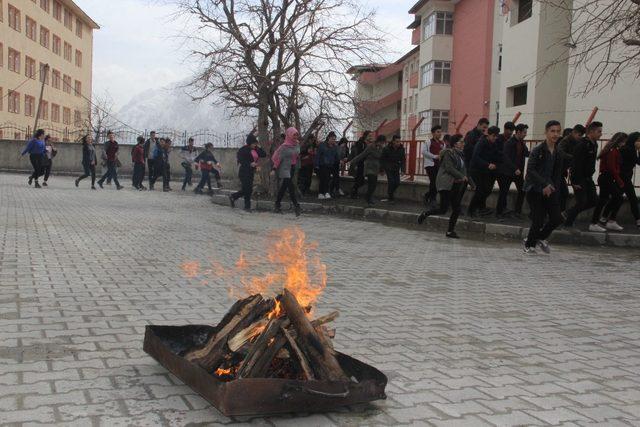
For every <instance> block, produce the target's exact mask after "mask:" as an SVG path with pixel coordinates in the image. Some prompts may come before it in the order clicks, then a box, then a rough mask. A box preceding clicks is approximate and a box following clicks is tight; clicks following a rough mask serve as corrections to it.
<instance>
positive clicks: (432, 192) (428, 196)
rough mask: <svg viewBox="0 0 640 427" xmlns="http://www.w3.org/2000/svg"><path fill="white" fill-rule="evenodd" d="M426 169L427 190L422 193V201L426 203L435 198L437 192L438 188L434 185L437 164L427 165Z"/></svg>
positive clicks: (436, 175) (436, 176)
mask: <svg viewBox="0 0 640 427" xmlns="http://www.w3.org/2000/svg"><path fill="white" fill-rule="evenodd" d="M425 169H426V170H427V176H428V177H429V191H427V192H426V193H425V195H424V201H425V202H426V203H430V202H431V201H433V200H435V199H436V196H437V194H438V188H437V187H436V179H437V178H438V169H440V168H439V167H438V166H435V165H434V166H427V167H426V168H425Z"/></svg>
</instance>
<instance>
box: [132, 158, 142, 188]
mask: <svg viewBox="0 0 640 427" xmlns="http://www.w3.org/2000/svg"><path fill="white" fill-rule="evenodd" d="M142 181H144V163H134V164H133V186H134V187H135V188H140V187H142Z"/></svg>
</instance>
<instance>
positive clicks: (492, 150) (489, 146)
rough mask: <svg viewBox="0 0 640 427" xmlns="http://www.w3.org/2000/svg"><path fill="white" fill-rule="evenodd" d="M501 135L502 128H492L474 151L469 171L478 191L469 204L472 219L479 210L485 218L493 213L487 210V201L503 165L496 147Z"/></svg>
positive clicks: (500, 154)
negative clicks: (498, 171) (499, 169)
mask: <svg viewBox="0 0 640 427" xmlns="http://www.w3.org/2000/svg"><path fill="white" fill-rule="evenodd" d="M499 134H500V128H499V127H497V126H491V127H490V128H489V129H488V130H487V135H486V136H483V137H481V139H480V141H479V142H478V143H477V144H476V146H475V148H474V149H473V156H472V157H471V164H470V165H469V170H470V175H471V178H472V179H473V182H474V183H475V185H476V191H475V193H474V194H473V198H472V199H471V202H470V203H469V211H468V212H469V216H470V217H474V216H475V215H476V211H477V210H479V211H480V214H481V215H483V216H485V215H489V214H491V212H492V211H491V209H488V208H486V201H487V198H488V197H489V196H490V195H491V192H492V191H493V184H494V183H495V180H496V173H497V170H498V168H499V167H501V165H502V163H503V158H502V153H501V152H500V150H499V149H498V146H497V145H496V139H497V138H498V135H499Z"/></svg>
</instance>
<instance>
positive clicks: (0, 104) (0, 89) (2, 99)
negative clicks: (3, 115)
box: [0, 87, 4, 139]
mask: <svg viewBox="0 0 640 427" xmlns="http://www.w3.org/2000/svg"><path fill="white" fill-rule="evenodd" d="M3 101H4V96H2V88H1V87H0V111H2V104H3ZM0 139H2V136H1V135H0Z"/></svg>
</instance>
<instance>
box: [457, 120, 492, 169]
mask: <svg viewBox="0 0 640 427" xmlns="http://www.w3.org/2000/svg"><path fill="white" fill-rule="evenodd" d="M488 128H489V119H487V118H485V117H483V118H481V119H480V120H478V124H477V125H476V127H475V128H473V129H472V130H470V131H469V132H467V134H466V135H465V137H464V151H463V153H464V162H465V164H466V165H467V167H468V166H469V165H470V164H471V158H472V157H473V150H475V148H476V144H477V143H478V142H479V141H480V140H481V139H482V137H484V136H485V134H486V133H487V129H488Z"/></svg>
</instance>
